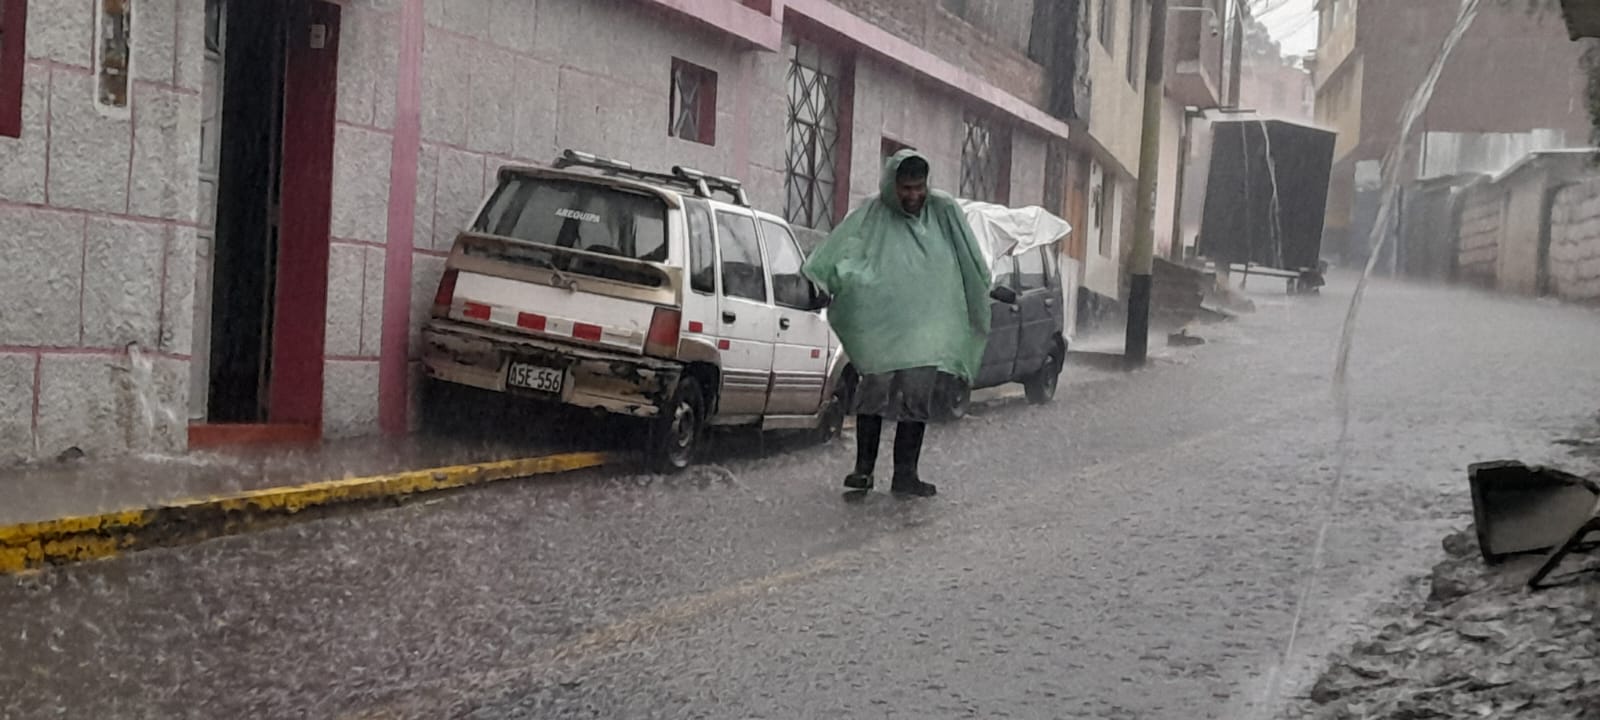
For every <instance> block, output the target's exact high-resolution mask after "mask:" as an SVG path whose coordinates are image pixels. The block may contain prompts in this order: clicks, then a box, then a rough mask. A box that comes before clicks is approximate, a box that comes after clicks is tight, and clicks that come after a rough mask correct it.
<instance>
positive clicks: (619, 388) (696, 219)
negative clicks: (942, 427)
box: [422, 150, 849, 471]
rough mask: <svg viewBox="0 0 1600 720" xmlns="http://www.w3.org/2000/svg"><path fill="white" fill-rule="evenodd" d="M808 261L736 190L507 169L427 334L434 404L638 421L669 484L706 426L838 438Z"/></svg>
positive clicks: (583, 169)
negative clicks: (465, 395)
mask: <svg viewBox="0 0 1600 720" xmlns="http://www.w3.org/2000/svg"><path fill="white" fill-rule="evenodd" d="M714 193H716V194H718V195H721V196H726V198H727V199H726V200H724V199H718V198H714V197H713V194H714ZM803 262H804V256H803V255H802V254H801V251H800V248H799V246H798V245H797V244H796V242H795V238H794V234H793V232H792V231H791V230H790V228H789V225H788V224H787V223H786V222H784V220H783V219H782V218H780V217H778V216H775V215H770V214H768V213H764V212H760V211H757V210H753V209H752V208H751V207H750V205H749V202H748V200H747V199H746V196H745V192H744V190H743V188H742V186H741V185H740V183H739V182H738V181H736V180H733V179H730V178H723V177H713V176H708V175H706V174H704V173H701V172H698V171H696V170H693V169H689V168H683V167H677V168H673V170H672V171H671V172H668V173H658V172H646V171H642V170H636V169H634V168H633V167H632V166H631V165H629V164H627V163H624V162H619V161H616V160H610V159H606V158H600V157H596V156H593V155H589V154H586V153H578V152H574V151H571V150H568V151H566V152H564V153H563V154H562V156H561V157H560V158H559V159H558V160H557V161H556V163H555V164H554V166H553V167H506V168H502V169H501V170H500V173H499V182H498V183H497V186H496V187H495V189H494V191H493V192H492V193H490V195H489V197H488V198H487V199H486V200H485V201H484V204H483V206H482V208H481V209H480V210H479V212H478V214H477V216H476V219H475V220H473V222H472V224H471V226H470V227H469V228H467V229H466V230H465V231H463V232H462V233H461V234H460V235H459V236H458V237H457V238H456V241H455V245H454V247H453V248H452V249H451V252H450V258H449V260H448V262H447V264H446V266H445V267H446V269H445V273H444V276H443V278H442V279H441V280H440V282H439V289H438V293H437V295H436V296H435V298H434V305H433V312H432V319H431V320H430V321H429V322H428V323H427V325H426V326H425V327H424V328H423V332H422V352H423V364H424V366H425V367H426V369H427V376H428V382H429V383H430V384H432V386H433V387H430V388H429V389H430V390H432V391H433V392H430V393H429V397H430V398H437V397H448V396H449V393H448V392H440V391H447V390H449V389H450V388H451V387H455V386H470V387H474V388H478V389H481V390H489V391H495V392H500V393H504V394H506V395H508V396H513V397H515V398H518V399H525V400H527V401H531V402H547V403H562V404H566V405H572V406H577V407H582V408H593V409H596V410H600V411H604V412H609V413H615V414H621V415H627V416H633V417H638V418H641V419H644V420H645V421H646V424H647V427H648V437H649V445H648V456H649V458H650V460H651V464H652V465H653V466H654V467H656V468H657V469H660V470H663V471H676V470H681V469H683V468H685V467H687V466H689V465H690V464H692V463H693V462H694V458H695V455H696V453H697V451H698V450H699V449H700V447H701V444H702V440H703V438H704V436H705V434H706V430H707V428H708V427H709V426H713V425H721V426H756V427H760V428H762V429H767V430H773V429H787V430H811V431H815V432H817V433H819V434H820V435H821V436H822V437H824V438H828V437H832V436H833V435H834V434H836V433H837V431H838V428H839V427H840V426H841V425H842V424H843V421H844V413H845V404H846V399H847V392H848V385H849V383H848V382H847V379H846V376H845V373H846V367H845V366H846V364H847V363H846V361H845V360H844V354H843V352H842V350H841V349H840V346H839V342H838V340H837V338H835V337H834V336H833V333H832V331H831V330H830V329H829V328H828V324H827V321H826V320H825V319H824V317H823V308H824V306H825V305H826V303H827V301H826V298H825V297H824V296H823V295H822V294H821V293H820V291H818V290H817V289H816V288H815V286H813V285H812V284H811V282H810V281H808V280H807V279H806V278H805V277H804V276H802V275H801V273H800V267H801V264H802V263H803ZM442 410H443V408H434V407H429V406H428V405H425V406H424V408H423V413H424V419H426V417H427V415H428V414H429V413H430V412H439V411H442Z"/></svg>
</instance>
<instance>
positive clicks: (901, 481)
mask: <svg viewBox="0 0 1600 720" xmlns="http://www.w3.org/2000/svg"><path fill="white" fill-rule="evenodd" d="M927 430H928V426H927V425H926V424H923V423H918V422H903V423H900V425H899V427H896V428H895V431H894V484H893V485H892V486H891V487H890V490H891V491H893V492H894V493H895V494H896V495H907V496H911V497H933V496H934V495H937V494H939V488H937V487H935V486H934V485H933V484H932V483H925V482H923V481H922V478H921V477H920V476H919V475H918V471H917V466H918V464H919V463H920V462H921V460H922V438H923V435H924V434H926V432H927Z"/></svg>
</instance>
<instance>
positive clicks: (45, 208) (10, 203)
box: [0, 200, 200, 228]
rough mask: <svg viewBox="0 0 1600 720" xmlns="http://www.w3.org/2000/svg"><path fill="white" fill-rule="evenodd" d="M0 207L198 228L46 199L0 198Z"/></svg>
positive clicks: (186, 223) (144, 223)
mask: <svg viewBox="0 0 1600 720" xmlns="http://www.w3.org/2000/svg"><path fill="white" fill-rule="evenodd" d="M0 209H8V210H36V211H42V212H51V213H57V214H60V215H67V216H72V217H82V218H87V219H93V220H116V221H119V222H130V223H138V224H141V225H155V226H158V227H174V228H180V227H181V228H199V227H200V226H199V224H198V223H193V222H184V221H182V220H170V219H166V218H157V217H146V216H143V215H127V214H124V213H116V212H101V211H99V210H84V209H81V208H69V207H56V206H54V205H50V204H49V203H48V201H47V202H43V203H28V202H16V201H14V200H0Z"/></svg>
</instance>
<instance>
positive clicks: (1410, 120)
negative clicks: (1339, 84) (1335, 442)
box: [1333, 0, 1482, 439]
mask: <svg viewBox="0 0 1600 720" xmlns="http://www.w3.org/2000/svg"><path fill="white" fill-rule="evenodd" d="M1481 4H1482V0H1461V11H1460V13H1459V14H1458V15H1457V16H1456V24H1455V27H1453V28H1451V30H1450V34H1449V35H1448V36H1446V37H1445V40H1444V44H1443V45H1442V46H1441V47H1440V48H1439V54H1438V55H1437V56H1435V57H1434V59H1433V64H1432V65H1430V66H1429V67H1428V74H1427V75H1426V76H1424V77H1423V79H1422V82H1421V83H1419V84H1418V85H1417V89H1416V91H1415V92H1413V93H1412V94H1411V99H1410V100H1408V101H1406V105H1405V108H1404V109H1403V110H1402V111H1401V115H1400V135H1399V136H1398V137H1397V138H1396V139H1395V143H1394V145H1393V146H1392V147H1390V148H1389V151H1388V152H1387V153H1385V154H1384V158H1383V175H1382V180H1381V182H1380V184H1379V188H1380V190H1379V192H1380V193H1381V195H1382V201H1381V202H1380V203H1379V205H1378V217H1377V219H1376V220H1375V221H1374V222H1373V224H1372V233H1371V235H1369V236H1368V244H1369V245H1371V247H1372V252H1371V255H1370V256H1368V257H1367V266H1366V269H1365V270H1363V271H1362V273H1361V279H1360V280H1359V281H1357V282H1356V289H1355V293H1354V294H1353V295H1352V296H1351V298H1350V310H1349V312H1348V313H1347V314H1346V315H1345V320H1344V328H1343V331H1342V333H1341V335H1340V338H1339V355H1338V360H1337V361H1336V362H1335V364H1334V369H1333V387H1334V399H1335V401H1336V402H1337V403H1338V408H1339V424H1340V437H1341V439H1342V438H1343V436H1344V434H1345V433H1346V432H1347V430H1348V425H1349V423H1350V409H1349V391H1348V384H1347V382H1346V381H1347V380H1348V377H1349V370H1350V348H1351V346H1352V345H1353V341H1354V338H1355V325H1356V317H1357V316H1358V315H1359V314H1360V312H1361V298H1362V297H1363V296H1364V295H1365V294H1366V289H1367V282H1368V280H1370V279H1371V278H1372V272H1373V270H1374V269H1375V268H1376V267H1377V265H1378V258H1380V257H1382V256H1383V250H1384V246H1385V245H1387V244H1388V240H1389V233H1388V232H1387V231H1386V229H1387V228H1388V226H1389V217H1390V215H1392V214H1393V213H1394V205H1395V201H1396V198H1397V197H1398V196H1399V191H1398V188H1399V184H1400V168H1402V167H1404V165H1405V161H1406V151H1407V150H1408V149H1409V148H1410V147H1411V136H1412V133H1413V130H1414V129H1415V128H1416V124H1417V119H1418V118H1419V117H1421V115H1422V112H1423V111H1424V110H1426V109H1427V108H1428V103H1429V102H1430V101H1431V100H1432V99H1433V91H1434V88H1435V87H1437V86H1438V84H1439V76H1440V74H1441V73H1443V72H1444V65H1445V62H1446V61H1447V60H1448V59H1449V58H1450V55H1451V54H1452V53H1453V52H1455V49H1456V45H1458V44H1460V42H1461V38H1462V37H1463V36H1465V35H1466V34H1467V31H1468V30H1470V29H1471V28H1472V22H1473V20H1476V19H1477V17H1478V7H1479V6H1480V5H1481Z"/></svg>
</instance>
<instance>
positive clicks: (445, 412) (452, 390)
mask: <svg viewBox="0 0 1600 720" xmlns="http://www.w3.org/2000/svg"><path fill="white" fill-rule="evenodd" d="M472 395H473V393H472V392H471V389H470V388H467V387H464V386H461V385H457V384H455V383H452V382H446V381H444V380H440V379H438V378H431V377H430V378H424V379H423V381H422V397H421V398H420V400H421V402H420V403H418V408H417V411H418V415H419V416H420V417H418V418H417V423H418V425H419V426H420V427H421V429H422V432H423V434H425V435H429V436H433V437H445V438H449V437H458V436H462V435H465V434H466V430H467V420H468V419H469V418H471V417H474V416H475V415H476V414H478V413H481V412H482V411H483V408H482V407H481V403H474V402H473V398H472Z"/></svg>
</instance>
